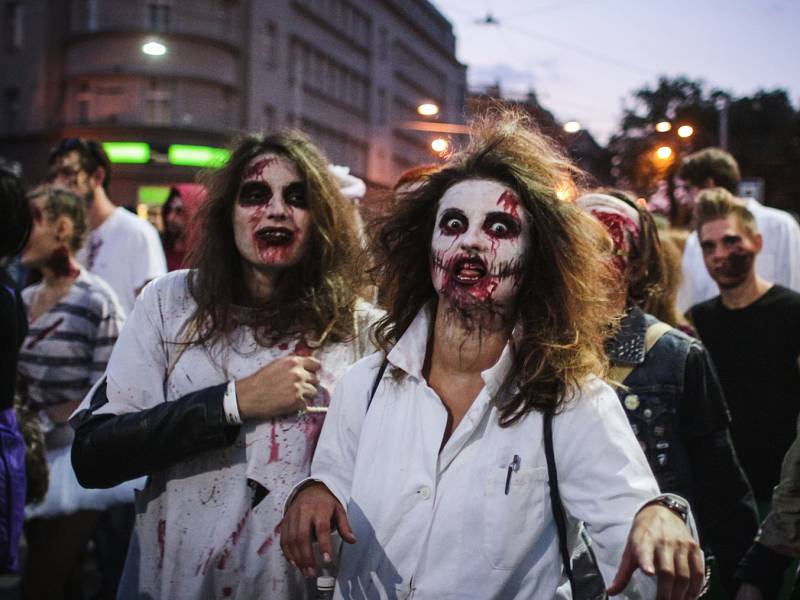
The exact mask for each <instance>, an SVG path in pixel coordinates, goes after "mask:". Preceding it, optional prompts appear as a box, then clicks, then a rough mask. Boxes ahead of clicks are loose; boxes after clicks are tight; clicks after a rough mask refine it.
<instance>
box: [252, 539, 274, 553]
mask: <svg viewBox="0 0 800 600" xmlns="http://www.w3.org/2000/svg"><path fill="white" fill-rule="evenodd" d="M274 541H275V538H273V537H272V536H269V537H268V538H267V539H266V540H264V543H263V544H261V545H260V546H259V547H258V550H256V554H258V555H259V556H264V554H266V553H267V550H269V549H270V546H272V543H273V542H274Z"/></svg>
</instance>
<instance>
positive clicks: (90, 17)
mask: <svg viewBox="0 0 800 600" xmlns="http://www.w3.org/2000/svg"><path fill="white" fill-rule="evenodd" d="M99 9H100V0H86V29H88V30H89V31H97V16H98V12H99Z"/></svg>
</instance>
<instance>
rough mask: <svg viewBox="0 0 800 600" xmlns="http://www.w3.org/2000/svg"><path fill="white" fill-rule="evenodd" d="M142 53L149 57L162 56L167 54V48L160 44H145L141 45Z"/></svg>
mask: <svg viewBox="0 0 800 600" xmlns="http://www.w3.org/2000/svg"><path fill="white" fill-rule="evenodd" d="M142 52H144V53H145V54H147V55H149V56H164V55H165V54H166V53H167V47H166V46H165V45H164V44H162V43H161V42H155V41H153V42H147V43H146V44H144V45H142Z"/></svg>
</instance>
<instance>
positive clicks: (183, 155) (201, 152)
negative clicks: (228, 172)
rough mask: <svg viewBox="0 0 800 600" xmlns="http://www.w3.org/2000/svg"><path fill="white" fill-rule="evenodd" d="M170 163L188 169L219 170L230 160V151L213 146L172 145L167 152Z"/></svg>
mask: <svg viewBox="0 0 800 600" xmlns="http://www.w3.org/2000/svg"><path fill="white" fill-rule="evenodd" d="M167 154H168V156H169V162H170V163H171V164H173V165H182V166H186V167H204V168H208V167H210V168H214V169H217V168H219V167H221V166H223V165H224V164H225V163H226V162H227V160H228V158H230V155H231V153H230V150H226V149H225V148H212V147H211V146H189V145H186V144H172V145H171V146H170V147H169V150H168V152H167Z"/></svg>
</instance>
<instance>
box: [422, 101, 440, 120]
mask: <svg viewBox="0 0 800 600" xmlns="http://www.w3.org/2000/svg"><path fill="white" fill-rule="evenodd" d="M417 112H418V113H419V114H421V115H422V116H424V117H433V116H434V115H438V114H439V105H438V104H434V103H433V102H425V103H424V104H420V105H419V106H418V107H417Z"/></svg>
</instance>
